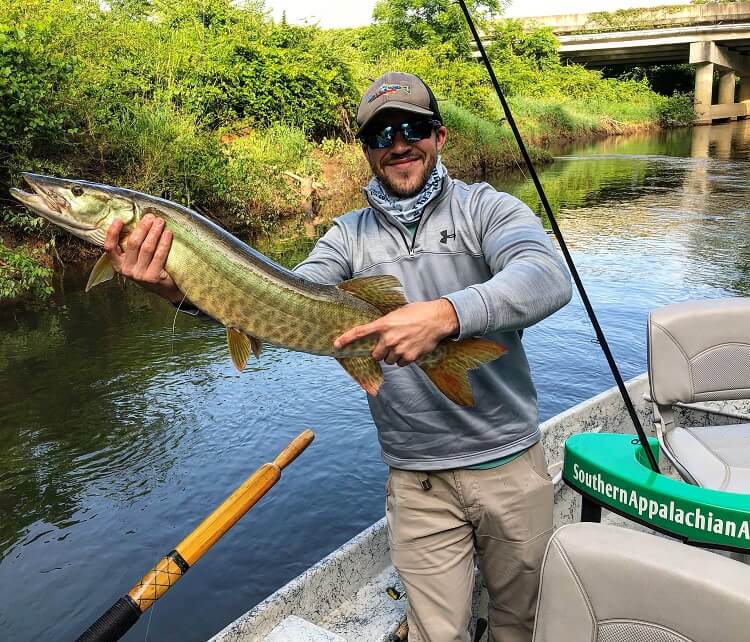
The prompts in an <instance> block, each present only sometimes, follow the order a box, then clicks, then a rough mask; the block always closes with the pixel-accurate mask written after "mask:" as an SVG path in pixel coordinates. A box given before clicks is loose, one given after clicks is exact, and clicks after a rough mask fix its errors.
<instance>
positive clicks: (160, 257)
mask: <svg viewBox="0 0 750 642" xmlns="http://www.w3.org/2000/svg"><path fill="white" fill-rule="evenodd" d="M171 247H172V232H170V231H169V230H165V231H164V233H163V234H162V235H161V237H160V238H159V244H158V245H157V246H156V250H155V251H154V258H153V259H151V267H150V270H154V271H155V272H156V273H157V276H158V278H160V279H166V278H167V277H168V276H169V275H168V274H167V271H166V270H165V269H164V266H165V265H166V264H167V255H168V254H169V248H171Z"/></svg>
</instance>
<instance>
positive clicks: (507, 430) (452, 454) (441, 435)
mask: <svg viewBox="0 0 750 642" xmlns="http://www.w3.org/2000/svg"><path fill="white" fill-rule="evenodd" d="M365 195H366V193H365ZM294 271H295V272H296V273H297V274H298V275H299V276H302V277H304V278H306V279H310V280H312V281H316V282H318V283H324V284H337V283H340V282H341V281H344V280H347V279H351V278H355V277H363V276H374V275H381V274H391V275H393V276H395V277H397V278H398V279H399V280H400V281H401V283H402V284H403V286H404V291H405V294H406V297H407V299H408V300H409V301H411V302H414V301H430V300H434V299H438V298H441V297H443V298H446V299H447V300H449V301H450V302H451V303H452V305H453V307H454V309H455V311H456V316H457V317H458V322H459V326H460V331H459V336H458V338H459V339H464V338H468V337H474V336H484V337H486V338H488V339H492V340H493V341H496V342H498V343H500V344H503V345H504V346H505V347H506V348H507V353H506V354H505V355H503V356H502V357H500V358H499V359H496V360H494V361H492V362H490V363H488V364H485V365H483V366H481V367H479V368H477V369H474V370H472V371H470V374H469V380H470V382H471V386H472V390H473V392H474V399H475V403H474V405H473V406H470V407H463V406H458V405H456V404H454V403H453V402H452V401H450V400H449V399H447V398H446V397H445V396H444V395H443V394H442V393H441V392H440V391H439V390H438V389H437V388H435V386H434V385H433V384H432V382H430V380H429V379H428V378H427V377H426V376H425V374H424V373H423V372H422V371H421V370H420V369H419V367H417V366H415V365H413V364H412V365H409V366H406V367H403V368H402V367H399V366H395V365H394V366H390V365H388V364H385V363H383V364H382V366H383V374H384V382H383V385H382V386H381V388H380V391H379V392H378V394H377V395H376V396H374V397H372V396H368V398H367V400H368V403H369V405H370V411H371V413H372V417H373V420H374V422H375V425H376V426H377V429H378V438H379V441H380V446H381V449H382V456H383V460H384V461H385V463H386V464H388V465H389V466H393V467H395V468H402V469H406V470H419V471H429V470H445V469H450V468H460V467H464V466H471V465H474V464H481V463H484V462H488V461H491V460H494V459H499V458H501V457H505V456H508V455H512V454H514V453H517V452H519V451H522V450H524V449H526V448H528V447H530V446H532V445H533V444H534V443H536V442H537V441H538V440H539V439H540V433H539V421H538V412H537V400H536V391H535V389H534V385H533V383H532V380H531V374H530V372H529V364H528V361H527V359H526V354H525V352H524V349H523V346H522V344H521V333H522V330H523V328H526V327H529V326H531V325H533V324H535V323H537V322H538V321H540V320H541V319H543V318H545V317H546V316H548V315H550V314H552V313H553V312H555V311H556V310H558V309H559V308H561V307H562V306H563V305H565V304H566V303H567V302H568V301H569V300H570V298H571V286H570V276H569V274H568V272H567V269H566V268H565V266H564V265H563V263H562V261H561V260H560V258H559V256H558V255H557V253H556V251H555V249H554V247H553V246H552V243H551V242H550V239H549V238H548V236H547V234H546V233H545V231H544V229H543V227H542V225H541V222H540V221H539V219H538V218H537V216H536V215H535V214H534V213H533V212H532V211H531V210H530V209H529V208H528V207H527V206H526V205H525V204H524V203H523V202H521V201H519V200H518V199H517V198H515V197H513V196H511V195H509V194H505V193H502V192H497V191H496V190H495V189H494V188H493V187H492V186H490V185H488V184H487V183H476V184H472V185H467V184H466V183H463V182H461V181H457V180H453V179H451V178H450V177H449V176H446V177H445V179H444V181H443V187H442V190H441V192H440V194H439V196H438V197H437V198H436V199H435V200H433V201H432V202H431V203H430V204H429V205H428V206H427V207H426V208H425V211H424V213H423V214H422V217H421V218H420V220H419V223H418V225H417V228H416V229H415V230H414V234H413V236H412V235H411V234H410V233H409V231H408V230H407V229H406V228H405V227H404V226H403V225H402V224H401V223H400V222H399V221H397V220H396V219H395V218H394V217H393V216H391V215H390V214H389V213H388V212H387V211H385V210H383V209H381V208H379V207H378V206H377V204H376V203H373V202H371V201H370V206H369V207H365V208H363V209H360V210H355V211H352V212H349V213H347V214H345V215H343V216H341V217H339V218H337V219H336V220H335V221H334V224H333V226H332V227H331V228H330V229H329V230H328V232H327V233H326V234H325V235H324V236H323V237H321V238H320V240H319V241H318V242H317V244H316V245H315V247H314V249H313V251H312V252H311V253H310V255H309V257H308V258H307V259H306V260H304V261H303V262H302V263H300V264H299V265H298V266H297V267H296V268H295V269H294Z"/></svg>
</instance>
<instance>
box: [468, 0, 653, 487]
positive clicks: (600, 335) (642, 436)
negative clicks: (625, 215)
mask: <svg viewBox="0 0 750 642" xmlns="http://www.w3.org/2000/svg"><path fill="white" fill-rule="evenodd" d="M458 3H459V5H461V11H463V13H464V17H465V18H466V22H467V24H468V25H469V29H470V30H471V35H472V36H473V38H474V41H475V42H476V43H477V49H478V50H479V55H480V56H481V57H482V60H483V62H484V65H485V67H487V72H488V73H489V75H490V80H491V81H492V86H493V87H494V88H495V92H497V97H498V98H499V99H500V104H501V105H502V106H503V111H504V112H505V117H506V118H507V119H508V124H509V125H510V128H511V130H512V131H513V136H514V137H515V139H516V143H518V148H519V149H520V151H521V155H522V156H523V160H524V162H525V163H526V167H527V168H528V170H529V174H530V175H531V180H532V181H533V182H534V186H535V187H536V191H537V193H538V194H539V198H540V200H541V201H542V206H543V207H544V211H545V213H546V214H547V217H548V218H549V222H550V225H551V226H552V231H553V232H554V234H555V238H556V239H557V242H558V243H559V245H560V249H561V250H562V253H563V256H564V257H565V262H566V263H567V264H568V269H569V270H570V273H571V275H572V276H573V281H574V282H575V284H576V288H577V289H578V293H579V295H580V297H581V301H582V302H583V307H584V308H586V313H587V314H588V316H589V319H590V320H591V325H592V326H593V327H594V332H595V333H596V338H597V340H598V341H599V345H600V346H601V348H602V352H604V356H605V357H606V359H607V363H608V364H609V368H610V370H611V371H612V376H613V377H614V378H615V381H616V382H617V387H618V388H619V390H620V394H621V395H622V399H623V401H624V402H625V407H626V408H627V410H628V414H629V415H630V419H631V420H632V422H633V425H634V426H635V430H636V432H637V433H638V440H639V441H640V442H641V446H642V447H643V450H644V451H645V453H646V457H647V458H648V462H649V464H650V466H651V469H652V470H653V471H654V472H655V473H659V472H660V471H659V465H658V464H657V463H656V458H655V457H654V453H653V452H651V447H650V446H649V443H648V438H647V437H646V433H645V432H644V430H643V426H642V425H641V422H640V420H639V419H638V415H637V413H636V411H635V408H634V407H633V402H632V401H631V400H630V395H629V394H628V391H627V390H626V388H625V382H624V381H623V379H622V375H621V374H620V370H619V368H618V367H617V363H616V362H615V358H614V356H613V355H612V351H611V350H610V349H609V344H608V343H607V339H606V338H605V336H604V332H603V331H602V328H601V326H600V325H599V321H598V320H597V318H596V314H595V312H594V308H593V307H592V306H591V302H590V301H589V297H588V294H586V289H585V288H584V286H583V281H581V277H580V276H579V275H578V270H577V269H576V266H575V263H574V262H573V257H572V256H571V254H570V251H569V250H568V245H567V243H566V242H565V239H564V238H563V235H562V232H561V231H560V227H559V226H558V225H557V219H556V218H555V215H554V214H553V213H552V208H551V207H550V204H549V201H548V200H547V195H546V194H545V192H544V188H543V187H542V183H541V182H540V181H539V176H537V173H536V170H535V169H534V164H533V163H532V162H531V157H530V156H529V152H528V151H527V149H526V145H525V144H524V142H523V138H522V137H521V132H520V131H518V127H516V121H515V120H514V118H513V114H512V113H511V111H510V106H509V105H508V102H507V101H506V100H505V95H504V94H503V91H502V89H500V84H499V83H498V82H497V77H496V76H495V71H494V70H493V68H492V63H491V62H490V59H489V57H488V56H487V52H486V51H485V50H484V46H483V45H482V40H481V38H480V37H479V33H478V32H477V28H476V26H475V25H474V21H473V20H472V18H471V14H470V13H469V9H468V8H467V6H466V2H465V0H458Z"/></svg>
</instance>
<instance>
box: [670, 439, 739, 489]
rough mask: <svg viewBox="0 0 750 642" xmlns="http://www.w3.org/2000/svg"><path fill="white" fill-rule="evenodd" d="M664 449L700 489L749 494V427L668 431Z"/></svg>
mask: <svg viewBox="0 0 750 642" xmlns="http://www.w3.org/2000/svg"><path fill="white" fill-rule="evenodd" d="M665 442H666V446H667V448H668V449H669V450H670V451H671V454H672V455H673V456H674V458H675V459H676V460H677V462H678V463H679V464H680V465H681V466H683V467H684V468H685V470H687V472H688V473H689V474H690V475H691V476H692V477H693V478H694V479H695V481H696V482H698V484H699V485H700V486H703V487H704V488H713V489H715V490H724V491H728V492H733V493H750V424H734V425H730V426H708V427H705V428H682V427H677V428H674V429H673V430H670V431H669V432H668V433H667V434H666V436H665Z"/></svg>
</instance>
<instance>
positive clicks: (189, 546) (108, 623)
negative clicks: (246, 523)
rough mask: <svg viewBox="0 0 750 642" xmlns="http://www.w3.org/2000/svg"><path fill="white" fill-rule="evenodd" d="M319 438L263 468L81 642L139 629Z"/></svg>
mask: <svg viewBox="0 0 750 642" xmlns="http://www.w3.org/2000/svg"><path fill="white" fill-rule="evenodd" d="M314 438H315V434H314V433H313V431H312V430H305V431H303V432H301V433H300V434H299V435H298V436H297V437H296V438H295V439H294V440H293V441H292V442H291V443H290V444H289V445H288V446H287V447H286V448H285V449H284V450H283V451H282V452H281V453H280V454H279V456H278V457H276V459H275V460H274V461H273V463H272V464H263V465H262V466H261V467H260V468H258V470H256V471H255V472H254V473H253V474H252V475H251V476H250V477H248V479H246V480H245V482H244V483H243V484H242V485H241V486H239V487H238V488H236V489H235V491H234V492H233V493H232V494H231V495H230V496H229V497H227V499H225V500H224V501H223V502H222V503H221V505H220V506H219V507H218V508H217V509H216V510H214V512H213V513H211V514H210V515H209V516H208V517H206V519H204V520H203V521H202V522H201V523H200V524H199V525H198V526H197V528H195V529H194V530H193V531H192V532H191V533H190V535H188V536H187V537H186V538H185V539H184V540H182V542H180V543H179V544H178V545H177V546H176V547H175V550H173V551H172V552H171V553H170V554H169V555H167V556H166V557H165V558H163V559H162V560H161V561H160V562H159V563H158V564H157V565H156V566H155V567H154V568H153V569H152V570H150V571H149V572H148V573H146V575H144V576H143V578H142V579H141V580H140V581H139V582H138V584H136V585H135V586H134V587H133V588H132V589H131V590H130V592H129V593H128V594H127V595H125V596H123V597H122V598H120V599H119V600H118V601H117V602H116V603H115V604H114V605H113V606H111V607H110V608H109V610H108V611H107V612H106V613H105V614H104V615H102V617H100V618H99V619H98V620H97V621H96V622H94V624H93V625H91V627H89V628H88V629H87V630H86V631H85V632H84V633H83V635H81V636H80V637H79V638H78V640H77V641H76V642H114V641H116V640H119V639H120V638H121V637H122V636H123V635H124V634H125V633H126V632H127V630H128V629H129V628H130V627H131V626H133V624H135V623H136V621H137V620H138V618H139V617H140V615H141V613H143V612H144V611H145V610H146V609H147V608H149V607H150V606H151V605H152V604H153V603H154V602H156V600H158V599H159V598H160V597H161V596H162V595H163V594H164V593H166V592H167V591H168V590H169V588H170V587H171V586H172V585H173V584H175V583H176V582H177V580H179V579H180V578H181V577H182V576H183V575H184V574H185V573H186V572H187V570H188V569H189V568H190V567H191V566H192V565H193V564H195V562H197V561H198V560H199V559H200V558H201V556H202V555H203V554H204V553H205V552H206V551H207V550H208V549H209V548H211V546H213V544H214V543H215V542H216V541H217V540H218V539H219V538H220V537H221V536H222V535H224V533H226V532H227V531H228V530H229V529H230V528H232V526H234V524H235V523H236V522H237V520H239V519H240V517H242V516H243V515H244V514H245V513H246V512H247V511H248V510H250V508H252V507H253V506H254V505H255V504H256V503H257V501H258V500H259V499H260V498H261V497H263V495H265V494H266V493H267V492H268V490H269V489H270V488H271V487H272V486H273V485H274V484H275V483H276V482H277V481H278V479H279V477H280V476H281V469H282V468H284V467H285V466H288V465H289V464H290V463H292V462H293V461H294V460H295V459H296V458H297V457H298V456H299V454H300V453H301V452H302V451H303V450H304V449H305V448H307V447H308V446H309V445H310V444H311V443H312V440H313V439H314Z"/></svg>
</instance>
